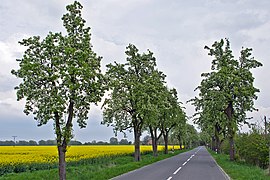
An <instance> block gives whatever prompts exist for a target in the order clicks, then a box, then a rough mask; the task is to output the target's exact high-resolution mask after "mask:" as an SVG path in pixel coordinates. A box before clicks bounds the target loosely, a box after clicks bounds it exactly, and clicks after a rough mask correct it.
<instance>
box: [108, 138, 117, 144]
mask: <svg viewBox="0 0 270 180" xmlns="http://www.w3.org/2000/svg"><path fill="white" fill-rule="evenodd" d="M110 144H118V139H117V138H115V137H111V138H110Z"/></svg>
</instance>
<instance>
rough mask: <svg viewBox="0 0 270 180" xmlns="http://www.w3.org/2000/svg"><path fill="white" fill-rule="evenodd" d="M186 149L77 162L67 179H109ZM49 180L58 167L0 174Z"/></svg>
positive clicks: (12, 179)
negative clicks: (138, 159) (166, 152)
mask: <svg viewBox="0 0 270 180" xmlns="http://www.w3.org/2000/svg"><path fill="white" fill-rule="evenodd" d="M185 151H187V150H181V151H180V150H177V151H175V152H174V153H169V154H166V155H165V154H163V153H159V156H158V157H153V156H152V154H145V155H142V161H140V162H134V158H133V157H132V156H131V155H126V156H120V157H115V158H109V159H108V160H107V161H104V160H103V161H102V162H97V163H94V164H78V165H75V164H74V165H72V166H68V167H67V179H69V180H78V179H93V180H103V179H110V178H113V177H115V176H118V175H121V174H123V173H126V172H129V171H132V170H135V169H138V168H140V167H143V166H145V165H148V164H152V163H154V162H157V161H160V160H162V159H166V158H168V157H172V156H174V155H177V154H179V153H182V152H185ZM22 179H27V180H31V179H33V180H43V179H44V180H51V179H58V169H51V170H39V171H33V172H23V173H17V174H16V173H11V174H6V175H3V176H0V180H22Z"/></svg>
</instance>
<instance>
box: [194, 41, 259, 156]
mask: <svg viewBox="0 0 270 180" xmlns="http://www.w3.org/2000/svg"><path fill="white" fill-rule="evenodd" d="M205 49H207V50H208V51H209V53H208V55H210V56H211V57H213V60H212V66H211V70H212V71H211V72H209V73H202V75H201V76H202V77H203V80H202V81H201V84H200V86H198V87H197V88H196V90H199V91H200V92H199V97H195V98H194V99H192V100H191V101H192V104H193V105H195V107H196V111H197V113H196V114H195V116H197V115H199V117H197V118H196V119H195V122H196V123H198V124H199V125H200V126H201V127H202V130H206V131H207V132H209V133H210V135H211V136H215V138H216V139H219V138H220V136H221V135H223V137H226V136H228V137H230V138H231V143H233V138H234V135H235V132H236V131H237V129H238V125H239V124H240V123H248V122H247V119H248V118H247V117H246V112H247V111H253V110H256V109H255V108H254V100H256V99H257V96H256V93H258V92H259V89H257V88H255V87H254V86H253V82H254V77H253V75H252V73H251V69H254V68H257V67H260V66H262V64H261V63H260V62H258V61H257V60H255V59H254V57H252V56H251V51H252V49H250V48H245V49H244V48H242V50H241V52H240V54H241V55H240V57H239V59H238V60H237V59H235V58H234V56H233V55H232V50H231V48H230V42H229V40H228V39H225V40H223V39H221V40H220V41H216V42H215V43H214V44H213V45H212V47H208V46H205ZM219 142H220V141H219ZM231 147H233V146H231ZM231 150H232V149H231ZM231 152H233V150H232V151H231Z"/></svg>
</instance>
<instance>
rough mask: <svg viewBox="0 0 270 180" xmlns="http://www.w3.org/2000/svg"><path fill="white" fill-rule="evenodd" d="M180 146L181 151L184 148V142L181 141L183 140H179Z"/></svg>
mask: <svg viewBox="0 0 270 180" xmlns="http://www.w3.org/2000/svg"><path fill="white" fill-rule="evenodd" d="M179 146H180V150H182V149H183V148H182V141H181V139H179Z"/></svg>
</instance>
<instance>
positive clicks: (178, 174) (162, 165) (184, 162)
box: [113, 146, 229, 180]
mask: <svg viewBox="0 0 270 180" xmlns="http://www.w3.org/2000/svg"><path fill="white" fill-rule="evenodd" d="M177 179H181V180H197V179H198V180H228V179H229V177H228V176H227V175H226V174H225V173H223V171H222V170H221V169H220V168H219V166H218V165H217V164H216V162H215V161H214V159H213V158H212V156H211V155H210V154H209V153H208V151H207V150H206V148H205V147H203V146H200V147H198V148H195V149H193V150H191V151H188V152H185V153H181V154H179V155H176V156H174V157H171V158H168V159H165V160H162V161H159V162H156V163H154V164H151V165H148V166H145V167H142V168H140V169H137V170H134V171H131V172H129V173H126V174H123V175H120V176H118V177H115V178H113V180H177Z"/></svg>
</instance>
